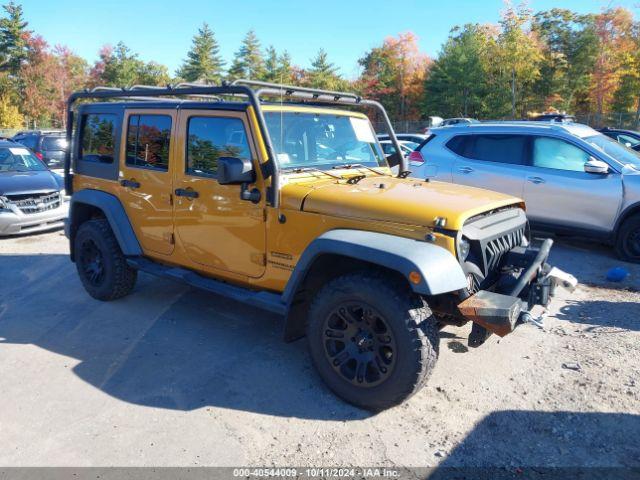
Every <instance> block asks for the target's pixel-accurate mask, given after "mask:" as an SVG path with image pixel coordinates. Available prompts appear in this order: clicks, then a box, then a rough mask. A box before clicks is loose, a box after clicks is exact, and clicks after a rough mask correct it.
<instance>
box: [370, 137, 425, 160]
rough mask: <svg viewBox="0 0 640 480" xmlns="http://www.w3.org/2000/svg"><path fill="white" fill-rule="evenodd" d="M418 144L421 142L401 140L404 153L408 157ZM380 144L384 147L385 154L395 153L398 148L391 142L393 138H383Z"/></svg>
mask: <svg viewBox="0 0 640 480" xmlns="http://www.w3.org/2000/svg"><path fill="white" fill-rule="evenodd" d="M418 145H420V144H419V143H415V142H408V141H400V147H401V148H402V154H403V155H404V156H405V157H408V156H409V155H410V154H411V152H413V150H414V149H415V148H416V147H417V146H418ZM380 146H381V147H382V151H383V152H384V154H385V155H393V154H394V153H396V148H395V147H394V146H393V144H392V143H391V140H381V141H380Z"/></svg>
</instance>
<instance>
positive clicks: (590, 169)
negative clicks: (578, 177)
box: [584, 157, 609, 175]
mask: <svg viewBox="0 0 640 480" xmlns="http://www.w3.org/2000/svg"><path fill="white" fill-rule="evenodd" d="M584 171H585V172H587V173H596V174H600V175H604V174H606V173H609V165H607V164H606V163H605V162H603V161H601V160H596V159H595V158H593V157H591V158H589V161H588V162H587V163H585V164H584Z"/></svg>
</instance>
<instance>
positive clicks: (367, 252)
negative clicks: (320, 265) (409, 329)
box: [282, 229, 467, 340]
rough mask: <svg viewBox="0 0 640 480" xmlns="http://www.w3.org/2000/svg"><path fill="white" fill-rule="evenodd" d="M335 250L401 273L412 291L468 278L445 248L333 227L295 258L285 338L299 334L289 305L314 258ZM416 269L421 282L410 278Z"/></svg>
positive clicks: (433, 291)
mask: <svg viewBox="0 0 640 480" xmlns="http://www.w3.org/2000/svg"><path fill="white" fill-rule="evenodd" d="M325 254H335V255H341V256H344V257H350V258H354V259H357V260H362V261H365V262H368V263H372V264H374V265H379V266H381V267H385V268H388V269H390V270H394V271H396V272H398V273H400V274H401V275H402V276H403V277H404V278H405V279H407V283H408V284H409V285H410V286H411V288H412V289H413V291H414V292H416V293H418V294H420V295H439V294H443V293H449V292H455V291H458V290H462V289H464V288H466V287H467V279H466V276H465V274H464V271H463V269H462V267H461V265H460V263H459V262H458V260H457V259H456V258H455V257H454V256H453V255H452V254H451V252H449V251H448V250H446V249H445V248H442V247H440V246H438V245H435V244H433V243H429V242H426V241H419V240H414V239H411V238H404V237H399V236H396V235H389V234H386V233H378V232H369V231H364V230H350V229H336V230H330V231H328V232H325V233H323V234H322V235H320V236H319V237H318V238H316V239H315V240H313V241H312V242H311V243H310V244H309V245H308V246H307V248H306V249H305V250H304V252H303V253H302V255H301V256H300V259H299V260H298V262H297V264H296V266H295V268H294V270H293V272H292V274H291V277H290V278H289V281H288V282H287V285H286V287H285V289H284V292H283V293H282V301H283V303H285V304H286V305H287V319H286V322H285V339H286V340H293V339H295V338H299V337H300V336H302V335H301V333H302V332H301V330H300V323H301V319H300V318H299V315H297V313H296V308H295V306H294V305H292V302H293V300H294V297H295V294H296V292H297V291H298V289H299V287H300V286H301V285H302V284H303V282H304V280H305V278H306V276H307V274H308V272H309V271H310V269H311V267H312V266H313V263H314V262H315V260H316V259H318V258H319V257H321V256H322V255H325ZM411 272H418V273H419V274H420V277H421V279H420V282H419V283H417V284H416V283H413V282H411V281H409V280H408V279H409V274H410V273H411Z"/></svg>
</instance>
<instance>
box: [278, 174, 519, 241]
mask: <svg viewBox="0 0 640 480" xmlns="http://www.w3.org/2000/svg"><path fill="white" fill-rule="evenodd" d="M282 200H283V201H282V203H283V206H284V207H285V208H287V207H288V208H296V209H298V208H299V209H300V210H303V211H305V212H310V213H319V214H324V215H331V216H335V217H350V218H357V219H369V220H373V221H386V222H393V223H403V224H410V225H422V226H429V227H432V226H433V225H434V219H435V218H436V217H444V218H446V219H447V223H446V226H445V228H447V229H451V230H458V229H460V228H461V227H462V225H463V224H464V222H465V220H467V219H468V218H470V217H473V216H475V215H478V214H481V213H484V212H487V211H491V210H494V209H496V208H501V207H505V206H509V205H514V206H521V205H522V203H523V202H522V200H520V199H519V198H516V197H512V196H509V195H504V194H501V193H497V192H493V191H490V190H484V189H480V188H474V187H468V186H464V185H456V184H453V183H445V182H436V181H429V182H425V181H424V180H419V179H411V178H407V179H401V178H397V177H375V176H371V177H367V178H364V179H362V180H360V181H359V182H358V183H356V184H348V183H346V182H342V181H340V182H327V183H324V184H321V185H318V184H317V183H314V184H307V185H304V184H299V183H298V184H295V183H292V184H288V185H285V186H283V188H282Z"/></svg>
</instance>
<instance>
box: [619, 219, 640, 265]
mask: <svg viewBox="0 0 640 480" xmlns="http://www.w3.org/2000/svg"><path fill="white" fill-rule="evenodd" d="M616 253H617V254H618V257H620V258H621V259H622V260H626V261H627V262H633V263H640V215H634V216H633V217H631V218H628V219H627V220H625V221H624V223H623V224H622V226H621V227H620V230H619V231H618V235H617V239H616Z"/></svg>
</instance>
